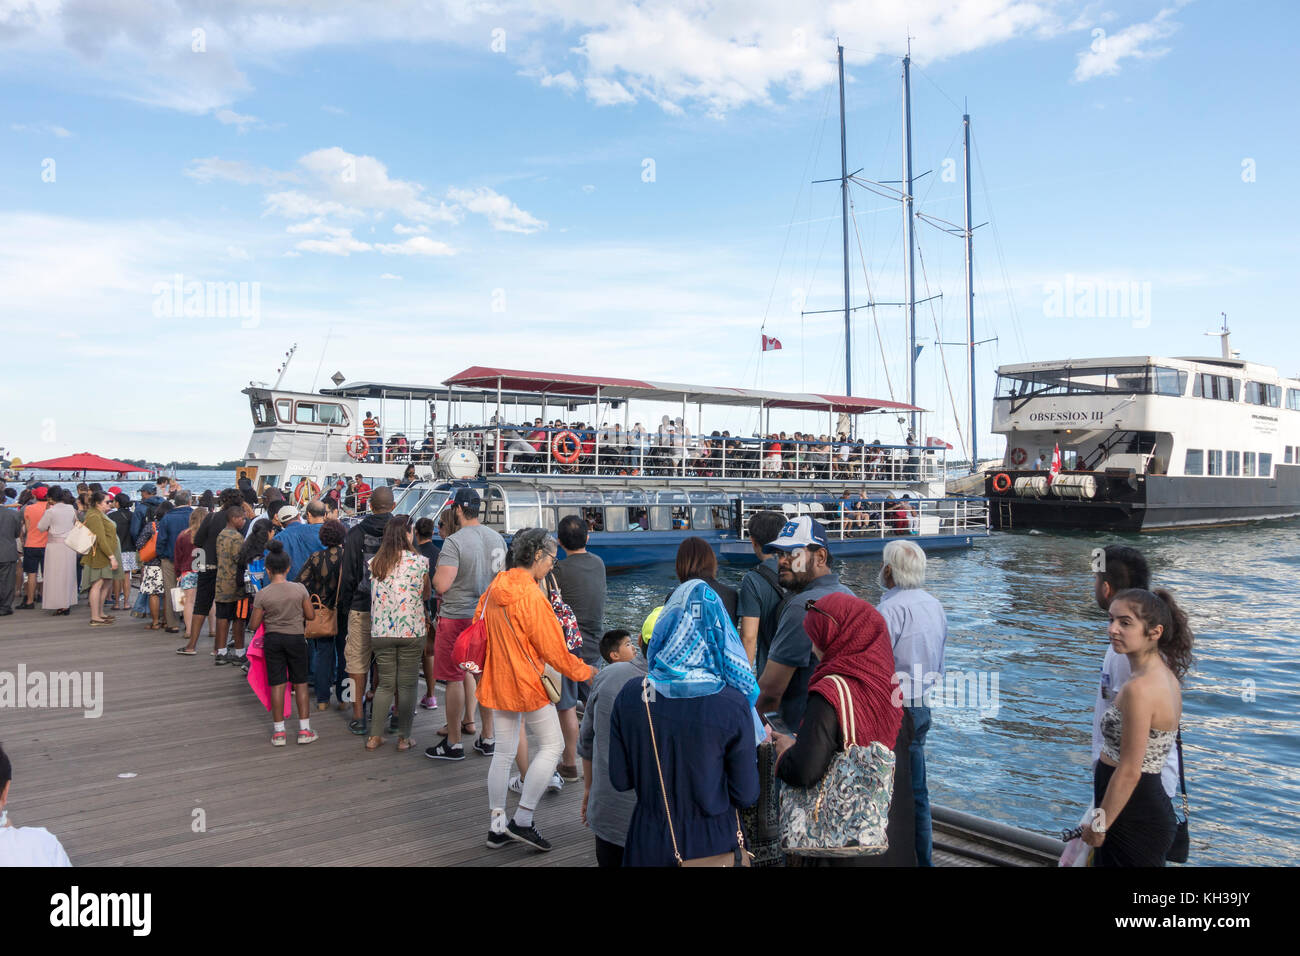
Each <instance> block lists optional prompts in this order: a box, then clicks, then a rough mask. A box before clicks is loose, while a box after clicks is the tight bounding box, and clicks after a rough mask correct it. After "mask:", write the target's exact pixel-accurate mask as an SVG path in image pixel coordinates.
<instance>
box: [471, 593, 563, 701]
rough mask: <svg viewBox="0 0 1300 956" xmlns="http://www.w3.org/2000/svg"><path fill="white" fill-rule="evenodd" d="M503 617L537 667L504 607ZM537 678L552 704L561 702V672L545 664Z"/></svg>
mask: <svg viewBox="0 0 1300 956" xmlns="http://www.w3.org/2000/svg"><path fill="white" fill-rule="evenodd" d="M483 614H484V617H486V616H487V606H486V605H484V609H483ZM501 616H502V617H504V618H505V619H506V627H508V628H510V634H511V636H512V637H514V639H515V641H516V642H517V643H518V644H519V649H520V650H522V651H523V652H524V657H525V658H526V659H527V660H528V663H530V664H532V665H533V666H534V667H536V666H537V664H536V662H535V661H534V660H533V659H532V657H531V656H530V655H529V653H528V651H527V650H526V649H525V648H524V646H523V641H521V640H519V635H518V634H516V633H515V626H514V625H513V624H511V623H510V615H509V614H507V613H506V609H505V608H504V607H503V608H502V609H501ZM471 626H473V625H471ZM466 630H469V628H466ZM483 630H484V632H485V634H486V631H487V624H486V622H484V627H483ZM537 677H538V679H539V680H540V681H541V682H542V690H544V691H546V696H547V698H548V699H549V700H550V702H551V703H552V704H558V703H559V702H560V672H559V671H557V670H556V669H555V668H554V667H552V666H551V665H550V664H544V665H543V667H542V669H541V670H540V671H538V672H537Z"/></svg>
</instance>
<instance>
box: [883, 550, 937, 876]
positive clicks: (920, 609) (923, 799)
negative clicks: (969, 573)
mask: <svg viewBox="0 0 1300 956" xmlns="http://www.w3.org/2000/svg"><path fill="white" fill-rule="evenodd" d="M882 557H883V560H884V565H883V566H882V567H881V569H880V574H879V577H878V578H877V580H878V581H879V583H880V586H881V587H882V588H883V589H884V593H883V594H882V595H881V597H880V603H879V604H878V605H876V608H877V610H879V611H880V615H881V617H883V618H884V619H885V623H886V624H888V625H889V639H890V642H891V643H892V644H893V645H894V668H895V671H896V672H897V675H898V686H899V690H900V691H901V692H902V695H903V707H904V709H905V710H906V711H907V712H908V713H909V714H910V715H911V717H912V724H913V734H912V744H911V747H910V748H909V750H910V753H911V758H912V760H911V763H912V793H913V795H914V799H915V803H916V862H917V865H918V866H933V865H934V864H933V863H932V862H931V859H930V850H931V835H930V792H929V790H928V789H927V788H926V785H925V735H926V732H927V731H929V729H930V708H929V707H928V706H926V704H925V694H926V692H927V691H928V690H929V689H930V688H931V687H932V686H933V685H934V683H935V682H936V681H938V682H939V683H940V686H942V682H943V649H944V645H945V644H946V643H947V641H948V618H947V615H945V614H944V613H943V605H941V604H940V603H939V602H938V601H937V600H935V598H934V597H933V596H932V595H930V594H929V593H927V592H926V591H924V590H922V588H921V585H923V584H925V552H924V551H922V550H921V546H920V545H918V544H916V543H915V542H914V541H891V542H889V543H888V544H887V545H885V551H884V554H883V556H882Z"/></svg>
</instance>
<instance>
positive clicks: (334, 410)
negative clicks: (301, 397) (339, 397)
mask: <svg viewBox="0 0 1300 956" xmlns="http://www.w3.org/2000/svg"><path fill="white" fill-rule="evenodd" d="M294 421H296V422H297V423H298V424H299V425H346V424H347V423H348V416H347V413H346V412H345V411H344V410H343V406H342V405H335V404H334V403H332V402H298V404H297V407H296V408H295V409H294Z"/></svg>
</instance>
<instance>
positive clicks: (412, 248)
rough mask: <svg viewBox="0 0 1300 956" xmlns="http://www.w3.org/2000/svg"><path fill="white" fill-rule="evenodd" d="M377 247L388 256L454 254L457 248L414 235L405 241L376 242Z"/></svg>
mask: <svg viewBox="0 0 1300 956" xmlns="http://www.w3.org/2000/svg"><path fill="white" fill-rule="evenodd" d="M375 248H376V249H378V250H379V251H380V252H382V253H383V254H384V255H386V256H454V255H455V254H456V250H455V249H453V248H452V247H451V246H449V245H447V243H445V242H438V241H437V240H436V239H430V238H429V237H428V236H412V237H411V238H410V239H407V240H406V241H405V242H390V243H382V242H381V243H376V244H375Z"/></svg>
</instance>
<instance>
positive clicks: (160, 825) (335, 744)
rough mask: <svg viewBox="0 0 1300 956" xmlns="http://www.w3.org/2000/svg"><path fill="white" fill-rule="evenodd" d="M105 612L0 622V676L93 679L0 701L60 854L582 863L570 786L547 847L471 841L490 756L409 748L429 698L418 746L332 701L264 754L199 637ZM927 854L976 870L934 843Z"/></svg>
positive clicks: (235, 676) (247, 696)
mask: <svg viewBox="0 0 1300 956" xmlns="http://www.w3.org/2000/svg"><path fill="white" fill-rule="evenodd" d="M116 614H117V622H116V623H115V624H114V625H113V626H111V627H100V628H92V627H90V626H89V623H88V622H89V612H88V611H87V609H86V606H85V604H84V603H83V604H82V605H81V606H80V607H78V608H76V609H74V610H73V612H72V614H71V615H69V616H67V617H52V616H50V615H48V614H46V613H45V612H43V611H40V610H36V611H16V612H14V614H13V615H12V616H10V617H5V618H0V671H4V672H8V673H11V674H16V673H17V672H18V670H19V667H20V666H22V667H25V669H26V671H27V673H28V674H31V673H33V672H37V671H40V672H45V673H48V672H59V671H79V672H83V673H84V672H91V673H100V674H102V699H101V704H102V709H103V710H102V714H101V716H99V717H97V718H87V717H85V716H83V712H82V710H80V709H77V710H72V709H50V708H27V707H18V708H14V709H9V708H7V707H6V708H4V709H0V742H3V744H4V747H5V751H6V752H7V753H8V754H9V755H10V759H11V760H12V761H13V764H14V772H15V778H14V783H13V788H12V793H11V796H10V801H9V810H10V814H11V817H12V819H13V820H14V822H15V823H17V824H19V825H27V826H44V827H47V828H48V829H49V830H50V831H51V832H53V833H54V834H56V835H57V836H58V837H59V839H60V840H61V841H62V843H63V845H64V848H65V849H66V850H67V852H68V856H69V857H70V858H71V859H72V861H73V863H74V864H76V865H79V866H230V865H251V866H276V865H286V864H288V865H309V866H322V865H324V866H328V865H394V866H397V865H400V866H415V865H426V866H428V865H433V866H594V865H595V851H594V846H593V840H592V837H591V833H590V831H589V830H587V829H586V828H585V827H584V826H583V825H582V823H581V820H580V818H579V808H580V805H581V801H582V784H581V783H580V782H579V783H574V784H568V785H566V786H565V788H564V790H563V791H562V792H560V793H558V794H547V795H546V796H545V797H544V798H543V801H542V805H541V807H540V808H539V809H538V814H537V823H538V827H539V828H540V829H541V831H542V832H543V833H544V834H545V835H546V837H547V839H549V840H550V841H551V843H552V845H553V846H554V850H552V851H551V852H550V853H537V852H535V851H533V850H531V849H530V848H528V847H525V846H523V845H520V844H513V845H511V846H508V847H506V848H504V849H498V850H489V849H488V848H487V847H486V846H485V845H484V840H485V838H486V835H487V827H488V807H487V788H486V776H487V768H488V764H489V762H490V761H489V760H488V758H485V757H482V756H480V755H479V754H478V753H476V752H474V751H473V750H467V754H468V755H467V757H466V759H465V760H464V761H463V762H461V763H451V762H445V761H434V760H429V759H428V758H426V757H425V756H424V754H423V749H424V747H425V746H426V745H431V744H433V743H436V741H437V734H436V733H435V731H436V730H437V729H438V728H439V727H441V726H442V723H443V714H444V711H443V709H441V708H439V709H438V710H436V711H424V710H420V711H419V712H418V713H417V715H416V719H415V730H414V737H415V739H416V741H418V743H419V747H418V748H417V749H415V750H411V751H408V752H406V753H398V752H397V749H396V746H395V745H396V738H395V737H390V738H388V742H387V743H386V744H385V745H384V746H383V747H381V748H380V749H379V750H377V751H375V752H366V751H365V750H364V749H363V746H362V742H363V740H364V738H361V737H357V736H354V735H352V734H351V733H349V732H348V729H347V721H348V719H349V717H350V712H349V713H347V714H345V713H343V712H340V711H338V710H334V709H331V710H329V711H326V712H324V713H319V714H318V713H313V714H312V726H313V729H315V730H316V731H317V733H318V734H320V739H319V740H318V741H316V743H314V744H311V745H310V746H306V747H299V746H297V745H296V744H295V743H294V740H293V738H294V734H295V731H296V726H297V725H296V722H295V721H293V720H292V719H291V720H290V721H289V722H288V730H289V741H290V742H289V745H288V746H287V747H282V748H281V747H272V746H271V744H270V731H271V727H270V719H269V715H268V714H267V712H266V710H264V709H263V708H262V706H261V705H260V704H259V703H258V701H257V698H256V697H255V696H254V695H253V692H252V691H251V690H250V689H249V687H248V684H247V681H246V679H245V677H244V675H243V672H242V671H241V670H239V669H238V668H234V667H216V666H214V665H213V663H212V658H211V657H210V656H209V654H208V648H209V647H210V644H209V642H208V638H207V635H206V632H205V634H204V638H203V640H201V641H200V645H199V646H200V653H199V654H198V656H195V657H181V656H179V655H177V654H175V653H174V651H175V648H176V647H178V646H180V644H181V643H182V641H181V639H180V637H181V636H180V635H178V634H167V633H165V632H163V631H150V630H146V629H145V627H144V623H145V622H143V621H141V620H139V619H136V618H132V617H131V616H130V615H129V614H128V613H127V612H125V611H118V612H116ZM438 696H439V702H440V703H441V702H442V695H441V694H439V695H438ZM468 744H469V742H468V741H467V743H466V746H467V748H468ZM125 775H130V776H125ZM511 797H512V801H511V805H512V806H513V797H514V795H513V794H512V795H511ZM939 838H940V834H939V833H938V831H936V840H938V839H939ZM935 857H936V863H938V864H940V865H965V866H970V865H982V864H980V863H978V862H974V861H972V860H969V859H963V858H961V857H959V856H957V855H954V854H952V853H948V852H944V851H940V850H936V853H935ZM983 865H987V864H983Z"/></svg>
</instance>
